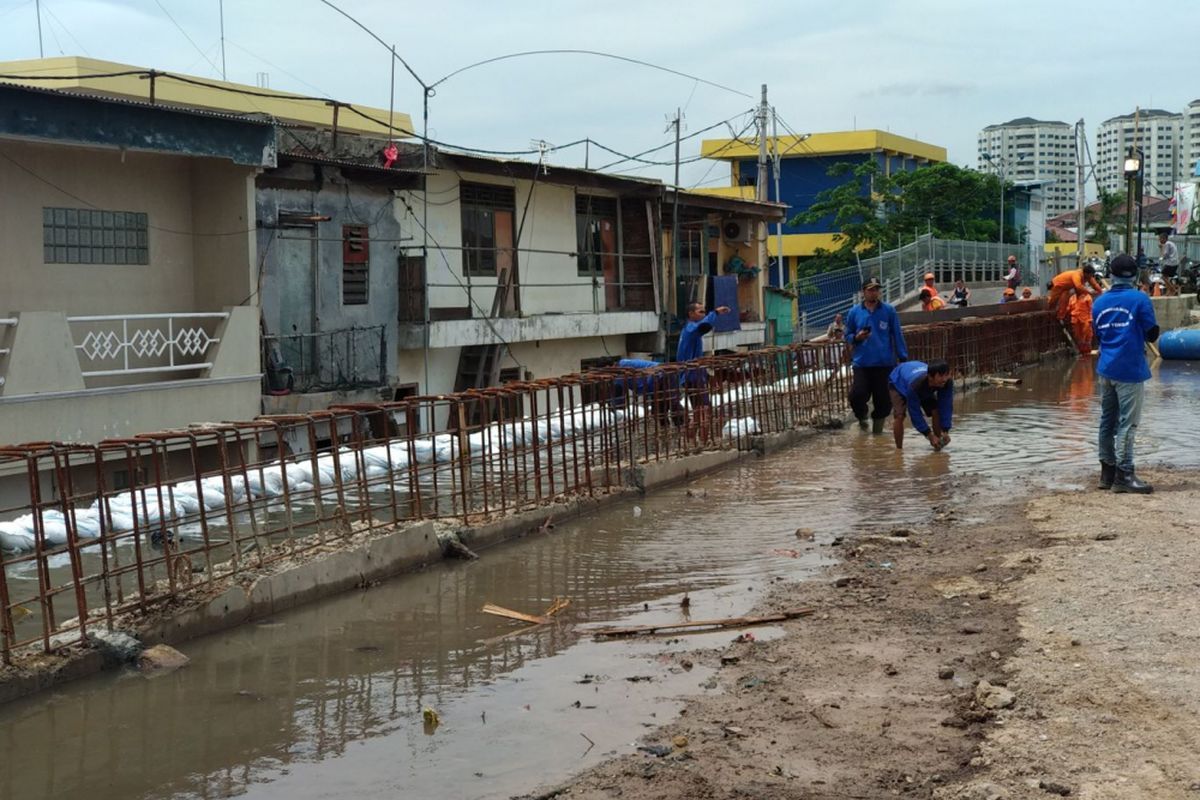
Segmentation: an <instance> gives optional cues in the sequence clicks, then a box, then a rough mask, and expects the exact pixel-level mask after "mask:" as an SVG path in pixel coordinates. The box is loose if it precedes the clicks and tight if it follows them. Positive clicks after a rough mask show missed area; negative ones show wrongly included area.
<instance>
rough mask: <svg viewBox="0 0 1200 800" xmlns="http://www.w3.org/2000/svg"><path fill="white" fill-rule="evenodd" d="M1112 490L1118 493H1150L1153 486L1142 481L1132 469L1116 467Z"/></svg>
mask: <svg viewBox="0 0 1200 800" xmlns="http://www.w3.org/2000/svg"><path fill="white" fill-rule="evenodd" d="M1112 490H1113V491H1114V492H1117V493H1118V494H1120V493H1124V492H1128V493H1130V494H1150V493H1151V492H1153V491H1154V487H1153V486H1151V485H1150V484H1148V483H1143V482H1142V481H1141V480H1139V479H1138V476H1137V475H1135V474H1134V472H1133V470H1131V469H1130V470H1124V469H1120V468H1118V469H1117V475H1116V477H1115V478H1114V479H1113V486H1112Z"/></svg>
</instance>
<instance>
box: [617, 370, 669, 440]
mask: <svg viewBox="0 0 1200 800" xmlns="http://www.w3.org/2000/svg"><path fill="white" fill-rule="evenodd" d="M616 366H617V367H618V368H619V369H621V370H638V372H637V373H634V374H632V375H631V374H629V373H628V372H625V373H622V374H621V375H620V376H619V377H617V378H616V379H614V380H613V383H612V396H611V397H610V398H609V405H611V406H612V407H613V408H624V407H625V401H626V395H627V394H629V393H632V394H634V395H636V396H638V397H641V398H643V401H644V402H645V406H646V410H647V411H648V412H650V414H651V415H652V416H653V418H654V420H655V422H656V423H657V424H658V426H659V427H660V428H667V427H669V426H680V425H682V424H683V418H684V413H683V405H682V403H680V401H679V382H678V380H677V379H676V378H675V376H673V375H667V374H665V373H664V372H663V371H662V370H660V369H658V367H661V366H662V364H660V363H659V362H657V361H647V360H645V359H640V358H622V359H621V360H620V361H618V362H617V364H616Z"/></svg>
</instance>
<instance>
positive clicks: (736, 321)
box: [712, 275, 742, 333]
mask: <svg viewBox="0 0 1200 800" xmlns="http://www.w3.org/2000/svg"><path fill="white" fill-rule="evenodd" d="M717 306H729V308H730V309H732V310H731V311H730V312H729V313H728V314H718V315H717V321H716V324H714V325H713V330H714V331H717V332H718V333H727V332H728V331H739V330H741V329H742V323H741V321H740V320H741V315H740V309H739V308H738V279H737V276H736V275H718V276H716V277H714V278H713V301H712V307H713V308H716V307H717Z"/></svg>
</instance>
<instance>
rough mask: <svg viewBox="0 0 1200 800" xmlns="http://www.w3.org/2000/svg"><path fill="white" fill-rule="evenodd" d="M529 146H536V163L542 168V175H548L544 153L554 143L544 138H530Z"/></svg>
mask: <svg viewBox="0 0 1200 800" xmlns="http://www.w3.org/2000/svg"><path fill="white" fill-rule="evenodd" d="M529 146H530V147H536V148H537V151H538V165H539V166H540V167H541V168H542V174H543V175H549V174H550V169H549V167H548V166H547V164H546V154H547V153H549V152H550V151H551V150H553V149H554V145H552V144H550V142H547V141H546V140H545V139H530V140H529Z"/></svg>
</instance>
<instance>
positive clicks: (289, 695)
mask: <svg viewBox="0 0 1200 800" xmlns="http://www.w3.org/2000/svg"><path fill="white" fill-rule="evenodd" d="M1198 389H1200V364H1196V365H1193V364H1186V363H1178V362H1176V363H1163V364H1162V365H1161V366H1160V367H1158V368H1157V369H1156V375H1155V379H1154V380H1153V381H1151V383H1150V384H1148V396H1147V399H1146V408H1145V417H1144V420H1143V425H1142V429H1141V432H1140V434H1139V439H1138V455H1139V463H1141V464H1145V465H1152V464H1155V463H1160V464H1171V465H1175V466H1190V467H1195V466H1200V426H1198V425H1197V424H1196V423H1197V419H1198V416H1197V414H1196V412H1195V410H1194V409H1195V397H1196V396H1197V390H1198ZM957 405H958V407H957V409H956V411H957V418H956V421H957V424H956V426H955V429H954V432H953V433H954V441H953V443H952V444H951V446H950V448H948V449H947V450H946V451H945V452H942V453H934V452H932V451H931V450H930V449H929V448H928V446H927V445H925V443H924V442H923V441H922V440H921V439H919V438H915V437H914V438H910V439H909V444H908V446H907V447H906V449H905V450H904V451H903V452H897V451H896V450H895V449H894V448H893V446H892V444H891V440H890V436H889V437H873V436H870V435H864V434H861V433H860V432H859V431H858V430H857V429H847V430H842V431H831V432H827V433H821V434H819V435H817V436H816V437H814V438H813V439H812V440H810V441H808V442H805V443H804V444H802V445H800V446H798V447H795V448H792V449H789V450H787V451H784V452H781V453H778V454H775V455H772V456H770V457H769V458H764V459H746V460H743V461H742V462H739V463H738V464H736V465H734V466H731V467H730V468H728V469H725V470H723V471H721V472H719V473H717V474H714V475H710V476H706V477H704V478H702V479H699V480H696V481H694V482H692V483H689V484H687V485H686V486H678V487H672V488H669V489H666V490H664V491H661V492H658V493H655V494H653V495H651V496H647V497H644V498H641V499H638V500H636V501H624V502H621V503H619V504H616V505H613V506H610V507H608V508H606V509H605V510H603V511H600V512H598V513H595V514H592V515H590V516H588V517H586V518H583V519H577V520H572V521H568V522H563V523H560V524H558V525H557V526H556V528H555V529H554V530H551V531H547V532H545V533H539V534H536V535H532V536H529V537H527V538H525V539H522V540H520V541H517V542H513V543H509V544H506V545H502V546H499V547H496V548H494V549H492V550H490V551H488V552H487V553H486V554H485V555H484V557H483V558H482V559H481V560H480V561H477V562H472V563H458V562H451V563H445V564H439V565H436V566H434V567H431V568H429V569H427V570H424V571H422V572H420V573H417V574H411V575H405V576H402V577H400V578H397V579H395V580H393V581H389V582H387V583H385V584H382V585H379V586H376V587H373V588H371V589H369V590H366V591H362V592H357V593H352V594H348V595H344V596H342V597H339V598H336V599H333V600H330V601H326V602H322V603H319V604H315V605H312V606H308V607H305V608H302V609H297V610H296V611H293V612H290V613H287V614H281V615H279V616H277V617H275V618H273V619H270V620H267V621H263V622H259V623H257V624H252V625H247V626H244V627H242V628H239V629H237V630H233V631H230V632H228V633H224V634H219V635H214V636H210V637H207V638H204V639H200V640H197V641H193V642H188V643H186V644H184V645H183V646H182V649H183V650H184V652H186V653H187V655H189V656H190V657H191V659H192V663H191V664H190V665H189V666H188V667H187V668H185V669H183V670H180V671H178V672H175V673H172V674H168V675H163V676H160V677H156V678H150V679H147V678H145V677H143V676H141V675H139V674H137V673H134V672H113V673H106V674H103V675H98V676H95V677H93V678H89V679H87V680H82V681H77V682H75V683H71V684H67V685H65V686H62V687H60V688H58V689H55V690H53V691H49V692H45V693H43V694H40V695H38V696H36V697H32V698H27V699H25V700H22V701H18V702H16V703H11V704H8V705H6V706H3V707H0V798H14V799H19V800H26V799H27V798H28V799H34V798H52V797H54V798H57V797H64V798H65V797H80V796H86V797H89V798H95V799H97V800H99V799H100V798H210V797H235V796H236V797H247V798H289V800H290V799H291V798H343V797H344V798H351V797H353V798H361V797H363V796H369V795H378V796H383V797H421V798H441V797H454V798H503V797H509V796H511V795H514V794H520V793H522V792H526V791H529V790H531V789H533V788H534V787H535V786H538V785H542V784H546V783H553V782H555V781H559V780H562V779H565V778H566V777H568V776H569V775H571V774H572V773H574V772H577V771H579V770H582V769H584V768H587V767H589V766H591V765H594V764H596V763H598V762H599V761H600V760H603V759H605V758H607V757H609V756H611V755H614V754H622V753H627V752H630V750H631V749H632V748H635V747H636V746H637V745H638V744H640V743H642V742H643V741H644V740H643V737H644V736H647V735H648V734H649V733H650V732H651V731H652V730H653V728H655V727H657V726H658V725H660V724H662V723H663V722H666V721H667V720H669V719H670V718H671V717H672V716H673V715H674V714H675V713H677V711H678V709H679V708H680V707H681V704H682V701H681V700H680V699H679V698H681V697H684V696H686V695H688V694H694V693H699V692H706V691H712V690H713V689H712V686H713V685H714V684H713V683H710V682H709V681H710V679H711V678H712V677H713V676H712V673H711V672H710V671H708V670H705V669H704V668H701V667H696V668H694V669H692V670H690V671H688V670H683V669H682V668H681V667H680V666H679V662H680V659H679V657H678V653H679V652H682V651H685V650H690V649H692V648H694V647H698V646H699V647H704V646H714V647H715V646H720V645H723V644H724V643H725V642H727V641H728V640H729V639H730V638H732V634H730V633H728V632H725V633H714V634H706V635H703V636H692V637H683V639H682V640H681V641H676V640H672V641H670V642H663V641H662V640H658V641H653V642H632V643H631V642H615V641H614V642H594V641H592V640H591V638H590V637H589V636H588V634H587V629H588V627H589V626H594V625H596V624H610V623H617V622H620V623H629V624H640V623H646V622H652V621H653V622H659V621H673V620H679V619H682V618H683V615H684V610H683V609H682V608H681V606H680V599H681V598H682V597H683V596H684V594H685V593H687V594H688V595H689V596H690V598H691V606H690V613H691V614H692V615H693V617H696V618H709V617H720V616H727V615H733V614H742V613H745V612H747V611H749V610H750V609H751V608H752V607H753V606H754V605H755V604H756V603H758V602H759V601H761V600H762V599H763V597H764V596H765V595H766V594H767V593H768V592H769V591H770V589H771V585H772V583H773V582H775V581H776V580H789V581H790V580H803V579H806V578H809V577H812V576H814V575H816V574H818V571H819V570H820V568H821V567H822V566H824V565H826V564H828V563H830V562H831V561H832V559H833V558H834V557H835V556H836V554H837V548H835V547H831V546H830V543H831V541H832V540H833V539H834V537H837V536H853V535H854V534H855V533H857V532H860V531H863V530H871V529H876V528H880V527H888V526H894V525H914V524H922V523H925V522H928V521H929V520H930V518H931V516H932V515H933V514H934V513H935V512H936V511H939V510H954V511H955V512H956V513H957V515H958V516H959V517H960V518H963V517H966V518H970V516H971V514H972V502H973V501H972V497H978V493H979V492H987V493H988V496H989V498H990V500H992V501H994V500H996V499H997V497H998V498H999V500H1000V501H1001V502H1003V499H1004V495H1005V494H1008V495H1010V496H1011V497H1012V499H1013V502H1014V507H1013V510H1014V512H1016V511H1017V510H1018V508H1017V506H1016V505H1015V503H1016V502H1018V501H1019V500H1020V498H1021V497H1022V496H1023V495H1024V494H1025V493H1026V492H1027V491H1028V490H1030V489H1035V488H1041V487H1057V488H1063V487H1065V488H1080V489H1082V488H1085V487H1086V486H1088V485H1089V484H1090V481H1091V479H1092V473H1093V472H1094V469H1093V468H1094V465H1095V463H1096V457H1095V444H1094V439H1095V424H1096V420H1097V418H1098V413H1099V411H1098V400H1097V398H1096V397H1095V392H1094V381H1093V378H1092V371H1091V364H1090V362H1086V361H1081V362H1078V363H1076V364H1071V363H1068V362H1058V363H1055V364H1048V365H1045V366H1042V367H1039V368H1037V369H1035V370H1032V371H1030V372H1027V373H1025V374H1024V382H1023V383H1022V384H1021V385H1020V386H1016V387H1012V388H1008V387H998V388H987V389H983V390H981V391H978V392H976V393H973V394H970V395H968V396H966V397H964V398H960V401H959V403H958V404H957ZM911 436H912V434H911V432H910V437H911ZM988 505H989V507H990V506H992V502H989V503H988ZM801 527H803V528H808V529H811V530H813V531H815V532H816V541H815V542H811V543H810V542H805V541H802V540H801V539H798V538H797V537H796V535H795V534H796V529H797V528H801ZM881 566H886V565H881ZM555 597H569V598H570V599H571V601H572V603H571V606H570V608H569V610H568V612H567V613H566V614H565V615H564V621H563V622H562V623H560V624H558V625H552V626H546V627H545V628H544V629H540V630H538V631H536V632H532V633H526V634H523V635H517V636H507V637H505V636H504V635H505V634H509V633H511V632H512V631H513V630H515V629H517V628H519V627H520V626H519V624H518V623H511V622H508V621H506V620H503V619H499V618H496V617H491V616H487V615H484V614H482V613H480V611H479V609H480V607H481V606H483V604H484V603H489V602H490V603H497V604H500V605H503V606H508V607H510V608H515V609H520V610H524V611H529V612H536V611H538V610H540V609H543V608H545V607H546V606H547V605H549V603H550V602H551V601H553V599H554V598H555ZM777 634H778V631H774V630H772V629H766V630H764V631H756V635H758V636H760V637H762V636H771V635H777ZM498 637H503V638H498ZM426 707H429V708H432V709H436V711H437V712H438V714H439V716H440V719H441V725H440V726H439V727H438V728H437V729H436V730H435V731H432V732H430V731H427V730H426V729H425V727H424V725H423V723H422V709H424V708H426Z"/></svg>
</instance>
